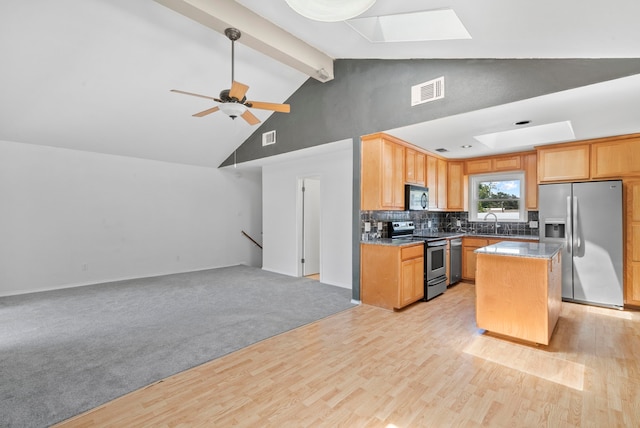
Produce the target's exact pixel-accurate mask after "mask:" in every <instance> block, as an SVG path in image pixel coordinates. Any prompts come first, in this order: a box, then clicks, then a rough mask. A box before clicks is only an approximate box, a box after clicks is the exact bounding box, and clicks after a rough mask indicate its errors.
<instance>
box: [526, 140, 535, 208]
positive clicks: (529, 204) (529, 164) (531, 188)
mask: <svg viewBox="0 0 640 428" xmlns="http://www.w3.org/2000/svg"><path fill="white" fill-rule="evenodd" d="M524 181H525V194H526V196H525V198H526V201H525V204H526V207H525V208H526V209H528V210H531V211H536V210H537V209H538V156H536V154H535V153H529V154H527V155H524Z"/></svg>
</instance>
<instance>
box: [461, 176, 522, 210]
mask: <svg viewBox="0 0 640 428" xmlns="http://www.w3.org/2000/svg"><path fill="white" fill-rule="evenodd" d="M525 188H526V186H525V176H524V172H522V171H515V172H508V173H493V174H477V175H470V176H469V221H488V222H499V221H502V222H526V221H527V213H526V209H525ZM494 215H495V217H494Z"/></svg>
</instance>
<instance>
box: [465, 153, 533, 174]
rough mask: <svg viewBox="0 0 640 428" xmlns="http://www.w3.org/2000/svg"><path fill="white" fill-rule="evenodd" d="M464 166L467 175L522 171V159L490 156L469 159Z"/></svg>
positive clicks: (518, 157) (517, 156)
mask: <svg viewBox="0 0 640 428" xmlns="http://www.w3.org/2000/svg"><path fill="white" fill-rule="evenodd" d="M464 165H465V171H466V173H467V175H471V174H484V173H488V172H500V171H517V170H520V169H522V158H521V156H520V155H506V156H492V157H487V158H479V159H470V160H467V161H465V163H464Z"/></svg>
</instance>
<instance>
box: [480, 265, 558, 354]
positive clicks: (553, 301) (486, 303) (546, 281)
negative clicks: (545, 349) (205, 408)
mask: <svg viewBox="0 0 640 428" xmlns="http://www.w3.org/2000/svg"><path fill="white" fill-rule="evenodd" d="M560 263H561V262H560V253H556V254H555V255H554V256H553V257H551V258H549V259H547V258H539V257H513V256H504V255H496V254H479V255H478V269H477V272H478V278H477V280H476V324H477V325H478V328H481V329H484V330H488V331H491V332H494V333H498V334H503V335H507V336H510V337H514V338H517V339H522V340H526V341H530V342H534V343H540V344H543V345H548V344H549V340H550V339H551V335H552V333H553V330H554V327H555V326H556V323H557V321H558V317H559V316H560V309H561V306H562V287H561V283H562V269H561V264H560Z"/></svg>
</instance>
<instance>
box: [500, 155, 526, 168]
mask: <svg viewBox="0 0 640 428" xmlns="http://www.w3.org/2000/svg"><path fill="white" fill-rule="evenodd" d="M520 168H521V160H520V156H517V155H515V156H501V157H498V158H494V159H493V170H494V171H516V170H519V169H520Z"/></svg>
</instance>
